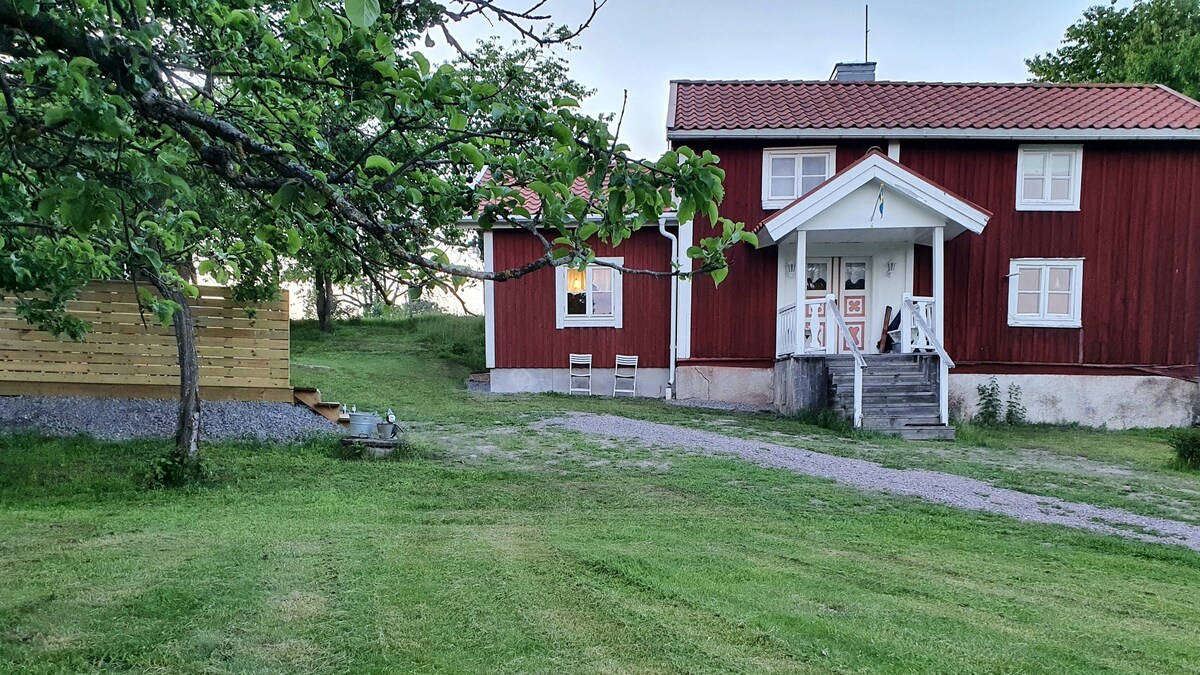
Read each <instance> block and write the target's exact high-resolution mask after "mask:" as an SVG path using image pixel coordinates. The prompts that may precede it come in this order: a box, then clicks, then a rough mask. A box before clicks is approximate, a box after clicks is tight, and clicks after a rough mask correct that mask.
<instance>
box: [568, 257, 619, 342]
mask: <svg viewBox="0 0 1200 675" xmlns="http://www.w3.org/2000/svg"><path fill="white" fill-rule="evenodd" d="M596 260H598V261H600V262H606V263H612V264H614V265H621V266H622V267H623V266H624V265H625V259H624V258H596ZM588 267H589V269H592V268H599V267H601V266H600V265H589V266H588ZM612 294H613V313H612V316H572V315H568V314H567V267H566V266H565V265H561V266H559V267H556V268H555V283H554V306H555V309H554V316H555V321H554V327H555V328H559V329H561V328H621V327H623V321H622V314H623V313H624V312H623V309H624V304H623V300H622V297H623V296H624V291H623V290H622V280H621V273H620V272H618V271H616V270H613V290H612Z"/></svg>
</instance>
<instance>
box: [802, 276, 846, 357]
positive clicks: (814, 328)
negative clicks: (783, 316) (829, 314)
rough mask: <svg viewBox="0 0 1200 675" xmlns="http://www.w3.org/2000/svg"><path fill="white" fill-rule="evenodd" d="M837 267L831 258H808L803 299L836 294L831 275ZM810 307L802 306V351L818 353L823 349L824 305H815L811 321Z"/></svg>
mask: <svg viewBox="0 0 1200 675" xmlns="http://www.w3.org/2000/svg"><path fill="white" fill-rule="evenodd" d="M837 270H838V267H837V265H836V264H834V259H833V258H809V259H808V261H807V263H806V264H805V266H804V297H805V299H807V300H822V299H824V298H825V296H826V295H829V294H830V293H836V292H837V280H836V279H834V278H833V275H835V274H836V273H837ZM812 307H813V306H812V305H808V304H805V306H804V329H803V330H802V331H801V332H800V334H801V335H802V336H804V351H807V352H819V351H824V349H825V305H824V304H821V305H816V308H817V312H816V314H817V316H816V320H815V321H814V320H813V311H812Z"/></svg>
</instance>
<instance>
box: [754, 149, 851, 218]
mask: <svg viewBox="0 0 1200 675" xmlns="http://www.w3.org/2000/svg"><path fill="white" fill-rule="evenodd" d="M833 167H834V149H833V148H775V149H771V150H764V151H763V195H762V198H763V208H764V209H781V208H783V207H785V206H787V205H788V204H791V203H792V202H793V201H795V200H796V198H797V197H800V196H803V195H806V194H808V193H809V192H812V191H813V189H815V188H816V187H817V186H818V185H820V184H821V183H824V182H825V181H826V180H827V179H828V178H829V177H830V176H832V175H833Z"/></svg>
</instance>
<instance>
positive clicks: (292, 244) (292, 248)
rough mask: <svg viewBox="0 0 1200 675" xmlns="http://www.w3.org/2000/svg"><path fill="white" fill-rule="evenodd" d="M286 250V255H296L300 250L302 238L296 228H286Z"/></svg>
mask: <svg viewBox="0 0 1200 675" xmlns="http://www.w3.org/2000/svg"><path fill="white" fill-rule="evenodd" d="M287 240H288V243H287V251H288V255H296V253H298V252H299V251H300V246H301V244H302V243H303V240H302V239H301V238H300V231H299V230H297V229H296V228H294V227H292V228H288V231H287Z"/></svg>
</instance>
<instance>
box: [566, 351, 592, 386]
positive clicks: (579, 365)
mask: <svg viewBox="0 0 1200 675" xmlns="http://www.w3.org/2000/svg"><path fill="white" fill-rule="evenodd" d="M568 372H569V373H570V382H569V387H570V391H569V392H568V393H571V394H574V393H575V392H581V393H584V394H587V395H588V396H591V395H592V355H591V354H572V355H571V366H570V368H569V369H568ZM578 380H582V381H583V386H578V387H577V386H575V383H576V381H578Z"/></svg>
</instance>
